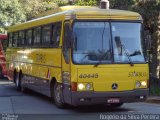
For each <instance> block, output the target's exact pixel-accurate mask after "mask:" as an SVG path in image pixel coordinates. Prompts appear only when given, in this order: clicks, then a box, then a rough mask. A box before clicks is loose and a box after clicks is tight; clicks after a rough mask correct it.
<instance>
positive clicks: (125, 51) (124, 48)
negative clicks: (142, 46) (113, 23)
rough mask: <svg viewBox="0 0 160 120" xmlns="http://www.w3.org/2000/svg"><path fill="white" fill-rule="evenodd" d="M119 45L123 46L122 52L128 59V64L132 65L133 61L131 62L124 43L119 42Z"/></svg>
mask: <svg viewBox="0 0 160 120" xmlns="http://www.w3.org/2000/svg"><path fill="white" fill-rule="evenodd" d="M121 46H122V48H123V50H124V53H125V54H126V56H127V58H128V60H129V64H130V65H131V66H134V64H133V62H132V60H131V56H130V55H129V53H128V51H127V49H126V47H125V45H124V44H122V43H121Z"/></svg>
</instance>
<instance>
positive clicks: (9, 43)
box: [8, 33, 13, 47]
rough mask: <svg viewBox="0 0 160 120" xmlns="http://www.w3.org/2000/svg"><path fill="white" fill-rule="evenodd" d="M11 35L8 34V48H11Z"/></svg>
mask: <svg viewBox="0 0 160 120" xmlns="http://www.w3.org/2000/svg"><path fill="white" fill-rule="evenodd" d="M12 34H13V33H8V46H9V47H12V39H13V36H12Z"/></svg>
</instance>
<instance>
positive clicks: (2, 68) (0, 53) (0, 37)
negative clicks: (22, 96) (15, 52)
mask: <svg viewBox="0 0 160 120" xmlns="http://www.w3.org/2000/svg"><path fill="white" fill-rule="evenodd" d="M4 41H7V35H6V34H0V78H3V77H7V68H6V58H5V54H4V47H3V45H4V44H3V43H6V42H4Z"/></svg>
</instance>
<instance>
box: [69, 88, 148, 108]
mask: <svg viewBox="0 0 160 120" xmlns="http://www.w3.org/2000/svg"><path fill="white" fill-rule="evenodd" d="M148 93H149V89H137V90H132V91H122V92H87V91H86V92H78V91H76V92H75V91H72V92H71V105H74V106H79V105H95V104H107V103H108V104H109V102H114V103H115V102H118V101H114V100H119V103H130V102H143V101H145V100H146V98H147V96H148ZM109 100H111V101H109ZM112 100H113V101H112Z"/></svg>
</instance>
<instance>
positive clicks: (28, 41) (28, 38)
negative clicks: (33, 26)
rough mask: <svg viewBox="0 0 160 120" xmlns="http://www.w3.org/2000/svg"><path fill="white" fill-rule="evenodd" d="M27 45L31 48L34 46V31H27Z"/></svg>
mask: <svg viewBox="0 0 160 120" xmlns="http://www.w3.org/2000/svg"><path fill="white" fill-rule="evenodd" d="M25 44H26V45H27V46H31V45H32V30H27V31H26V42H25Z"/></svg>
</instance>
